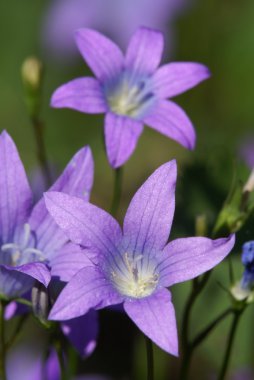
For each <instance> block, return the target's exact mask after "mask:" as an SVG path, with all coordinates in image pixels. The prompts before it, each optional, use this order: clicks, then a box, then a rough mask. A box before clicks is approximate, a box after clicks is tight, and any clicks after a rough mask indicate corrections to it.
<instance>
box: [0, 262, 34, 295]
mask: <svg viewBox="0 0 254 380" xmlns="http://www.w3.org/2000/svg"><path fill="white" fill-rule="evenodd" d="M33 284H34V279H33V278H32V277H30V276H27V275H26V274H23V273H21V272H18V271H15V270H12V268H9V267H5V266H3V265H0V294H2V295H4V296H6V297H7V298H16V297H20V296H22V295H23V294H25V293H26V292H27V291H28V290H29V289H31V287H32V286H33Z"/></svg>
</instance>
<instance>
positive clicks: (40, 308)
mask: <svg viewBox="0 0 254 380" xmlns="http://www.w3.org/2000/svg"><path fill="white" fill-rule="evenodd" d="M32 307H33V312H34V315H35V316H36V317H37V318H38V319H39V320H40V321H41V322H42V323H45V322H46V321H47V317H48V312H49V297H48V292H47V289H46V288H45V286H44V285H42V284H40V283H39V282H36V283H35V285H34V287H33V288H32Z"/></svg>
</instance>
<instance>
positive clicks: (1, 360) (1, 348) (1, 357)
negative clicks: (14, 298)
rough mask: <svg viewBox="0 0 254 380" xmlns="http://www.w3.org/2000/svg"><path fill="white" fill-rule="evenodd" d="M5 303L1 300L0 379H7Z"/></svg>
mask: <svg viewBox="0 0 254 380" xmlns="http://www.w3.org/2000/svg"><path fill="white" fill-rule="evenodd" d="M4 327H5V326H4V303H3V301H1V300H0V379H2V380H6V379H7V377H6V368H5V356H6V350H5V331H4Z"/></svg>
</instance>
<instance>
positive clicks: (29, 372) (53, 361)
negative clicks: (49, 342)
mask: <svg viewBox="0 0 254 380" xmlns="http://www.w3.org/2000/svg"><path fill="white" fill-rule="evenodd" d="M33 351H34V350H29V349H28V348H27V347H22V346H20V347H19V348H18V349H17V350H15V351H14V352H13V353H11V355H10V356H9V357H8V361H7V375H8V379H9V380H17V379H19V380H28V379H29V380H59V379H60V377H61V374H60V367H59V363H58V359H57V355H56V353H55V351H53V350H52V351H51V353H50V355H49V357H48V359H47V360H46V362H45V363H44V361H43V360H42V356H40V355H39V354H38V352H36V353H34V352H33ZM73 380H109V379H108V378H107V379H106V378H105V377H102V376H99V375H83V376H78V377H75V378H74V379H73Z"/></svg>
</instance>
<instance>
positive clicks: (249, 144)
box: [239, 136, 254, 169]
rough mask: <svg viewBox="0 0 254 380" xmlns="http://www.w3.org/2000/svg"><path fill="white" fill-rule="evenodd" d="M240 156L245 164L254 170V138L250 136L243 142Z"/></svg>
mask: <svg viewBox="0 0 254 380" xmlns="http://www.w3.org/2000/svg"><path fill="white" fill-rule="evenodd" d="M239 155H240V157H241V159H242V160H243V161H244V162H245V164H246V165H247V166H248V167H249V168H250V169H253V168H254V137H253V136H250V137H249V138H246V139H244V140H243V141H242V143H241V145H240V149H239Z"/></svg>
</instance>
